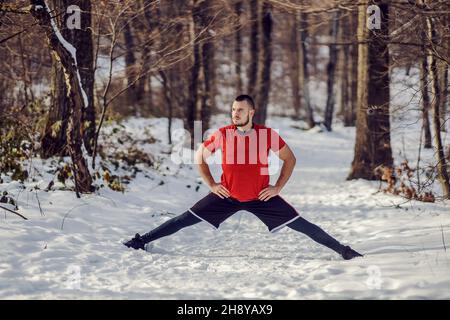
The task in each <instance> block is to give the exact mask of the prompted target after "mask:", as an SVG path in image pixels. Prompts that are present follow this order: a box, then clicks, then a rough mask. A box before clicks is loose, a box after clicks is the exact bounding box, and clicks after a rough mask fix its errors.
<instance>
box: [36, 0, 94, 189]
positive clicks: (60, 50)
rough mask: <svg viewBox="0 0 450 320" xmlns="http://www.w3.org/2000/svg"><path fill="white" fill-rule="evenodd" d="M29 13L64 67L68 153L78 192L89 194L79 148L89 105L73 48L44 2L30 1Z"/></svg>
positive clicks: (88, 174) (38, 0)
mask: <svg viewBox="0 0 450 320" xmlns="http://www.w3.org/2000/svg"><path fill="white" fill-rule="evenodd" d="M30 3H31V6H32V7H31V11H30V12H31V14H32V16H33V17H34V18H35V19H36V20H37V21H38V22H39V25H41V27H42V28H43V29H44V31H45V34H46V36H47V39H48V42H49V46H50V48H51V49H52V50H53V51H54V53H55V54H56V56H57V57H58V59H59V60H60V61H61V64H62V66H63V68H64V74H65V77H66V81H67V87H68V88H70V89H69V91H68V100H69V102H70V104H69V106H70V118H69V123H68V130H67V143H68V147H69V154H70V156H71V158H72V163H73V174H74V179H75V188H76V191H77V193H79V192H82V193H89V192H92V191H93V190H92V178H91V175H90V173H89V169H88V167H87V165H86V160H85V159H84V157H83V152H82V149H81V146H82V145H83V140H82V136H81V120H82V112H83V108H84V106H85V105H86V104H87V103H88V102H87V97H86V93H85V92H84V90H83V86H82V84H81V79H80V75H79V69H78V65H77V59H76V49H75V48H74V47H73V46H72V45H71V44H70V43H68V42H67V41H66V40H65V39H64V38H63V37H62V35H61V34H60V32H59V30H57V27H56V23H55V22H54V20H53V18H52V17H51V15H50V10H49V8H48V6H47V4H46V3H45V1H44V0H33V1H31V2H30Z"/></svg>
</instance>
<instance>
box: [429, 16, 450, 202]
mask: <svg viewBox="0 0 450 320" xmlns="http://www.w3.org/2000/svg"><path fill="white" fill-rule="evenodd" d="M425 20H426V30H427V39H429V42H430V43H429V46H428V49H427V56H428V66H429V69H428V72H429V78H430V80H431V108H432V109H433V127H434V128H433V129H434V145H435V148H436V152H435V154H436V160H437V177H438V180H439V182H440V183H441V187H442V193H443V197H444V199H450V182H449V176H448V172H447V164H446V160H445V155H444V147H443V145H442V138H441V118H440V115H439V112H440V110H439V109H440V107H441V104H440V92H441V88H439V77H438V67H437V62H436V57H435V56H434V54H433V49H432V48H433V47H434V48H436V44H437V34H436V30H435V27H434V21H433V18H432V17H426V18H425Z"/></svg>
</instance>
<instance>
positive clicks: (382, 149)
mask: <svg viewBox="0 0 450 320" xmlns="http://www.w3.org/2000/svg"><path fill="white" fill-rule="evenodd" d="M366 3H368V4H369V5H370V4H375V2H374V1H372V0H370V1H368V2H367V1H364V0H363V1H360V2H359V3H358V5H359V7H358V12H359V15H358V46H359V50H358V112H357V119H356V141H355V152H354V158H353V162H352V168H351V172H350V174H349V176H348V178H347V179H358V178H363V179H369V180H376V179H381V176H379V174H378V173H377V172H378V171H377V170H374V169H375V168H377V167H379V166H385V167H392V165H393V158H392V150H391V142H390V121H389V97H390V94H389V51H388V41H389V39H388V35H389V26H388V24H389V20H388V18H389V6H388V3H387V1H381V2H377V5H378V7H379V8H380V13H381V17H380V19H381V21H380V22H381V28H380V29H376V28H374V29H372V30H370V29H369V28H367V27H366V21H367V6H366V5H365V4H366Z"/></svg>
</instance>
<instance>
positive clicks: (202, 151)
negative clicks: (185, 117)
mask: <svg viewBox="0 0 450 320" xmlns="http://www.w3.org/2000/svg"><path fill="white" fill-rule="evenodd" d="M211 154H212V153H211V152H210V151H209V150H208V149H207V148H205V146H204V145H203V144H200V147H199V148H198V150H197V152H196V153H195V163H197V165H198V171H199V173H200V176H201V177H202V179H203V181H205V183H206V184H207V185H208V187H209V188H210V189H211V192H213V193H215V194H216V195H218V196H219V197H221V198H222V199H223V198H228V197H229V196H230V192H229V191H228V189H227V188H225V187H224V186H222V185H221V184H220V183H216V182H215V181H214V178H213V176H212V174H211V170H209V165H208V164H207V163H206V159H207V158H208V157H210V156H211Z"/></svg>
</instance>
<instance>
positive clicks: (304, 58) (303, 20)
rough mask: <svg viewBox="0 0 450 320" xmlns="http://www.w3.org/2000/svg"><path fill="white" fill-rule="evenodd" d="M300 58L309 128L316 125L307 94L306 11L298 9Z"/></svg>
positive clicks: (301, 78)
mask: <svg viewBox="0 0 450 320" xmlns="http://www.w3.org/2000/svg"><path fill="white" fill-rule="evenodd" d="M299 15H300V16H299V19H300V44H301V46H300V58H301V64H300V65H301V77H300V80H301V81H300V82H301V86H302V88H303V97H304V99H305V106H306V122H307V124H308V126H309V128H313V127H314V126H315V125H316V122H315V121H314V111H313V107H312V105H311V97H310V94H309V69H308V68H309V63H308V51H307V49H306V40H307V38H308V16H307V14H306V13H304V12H302V11H300V13H299Z"/></svg>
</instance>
